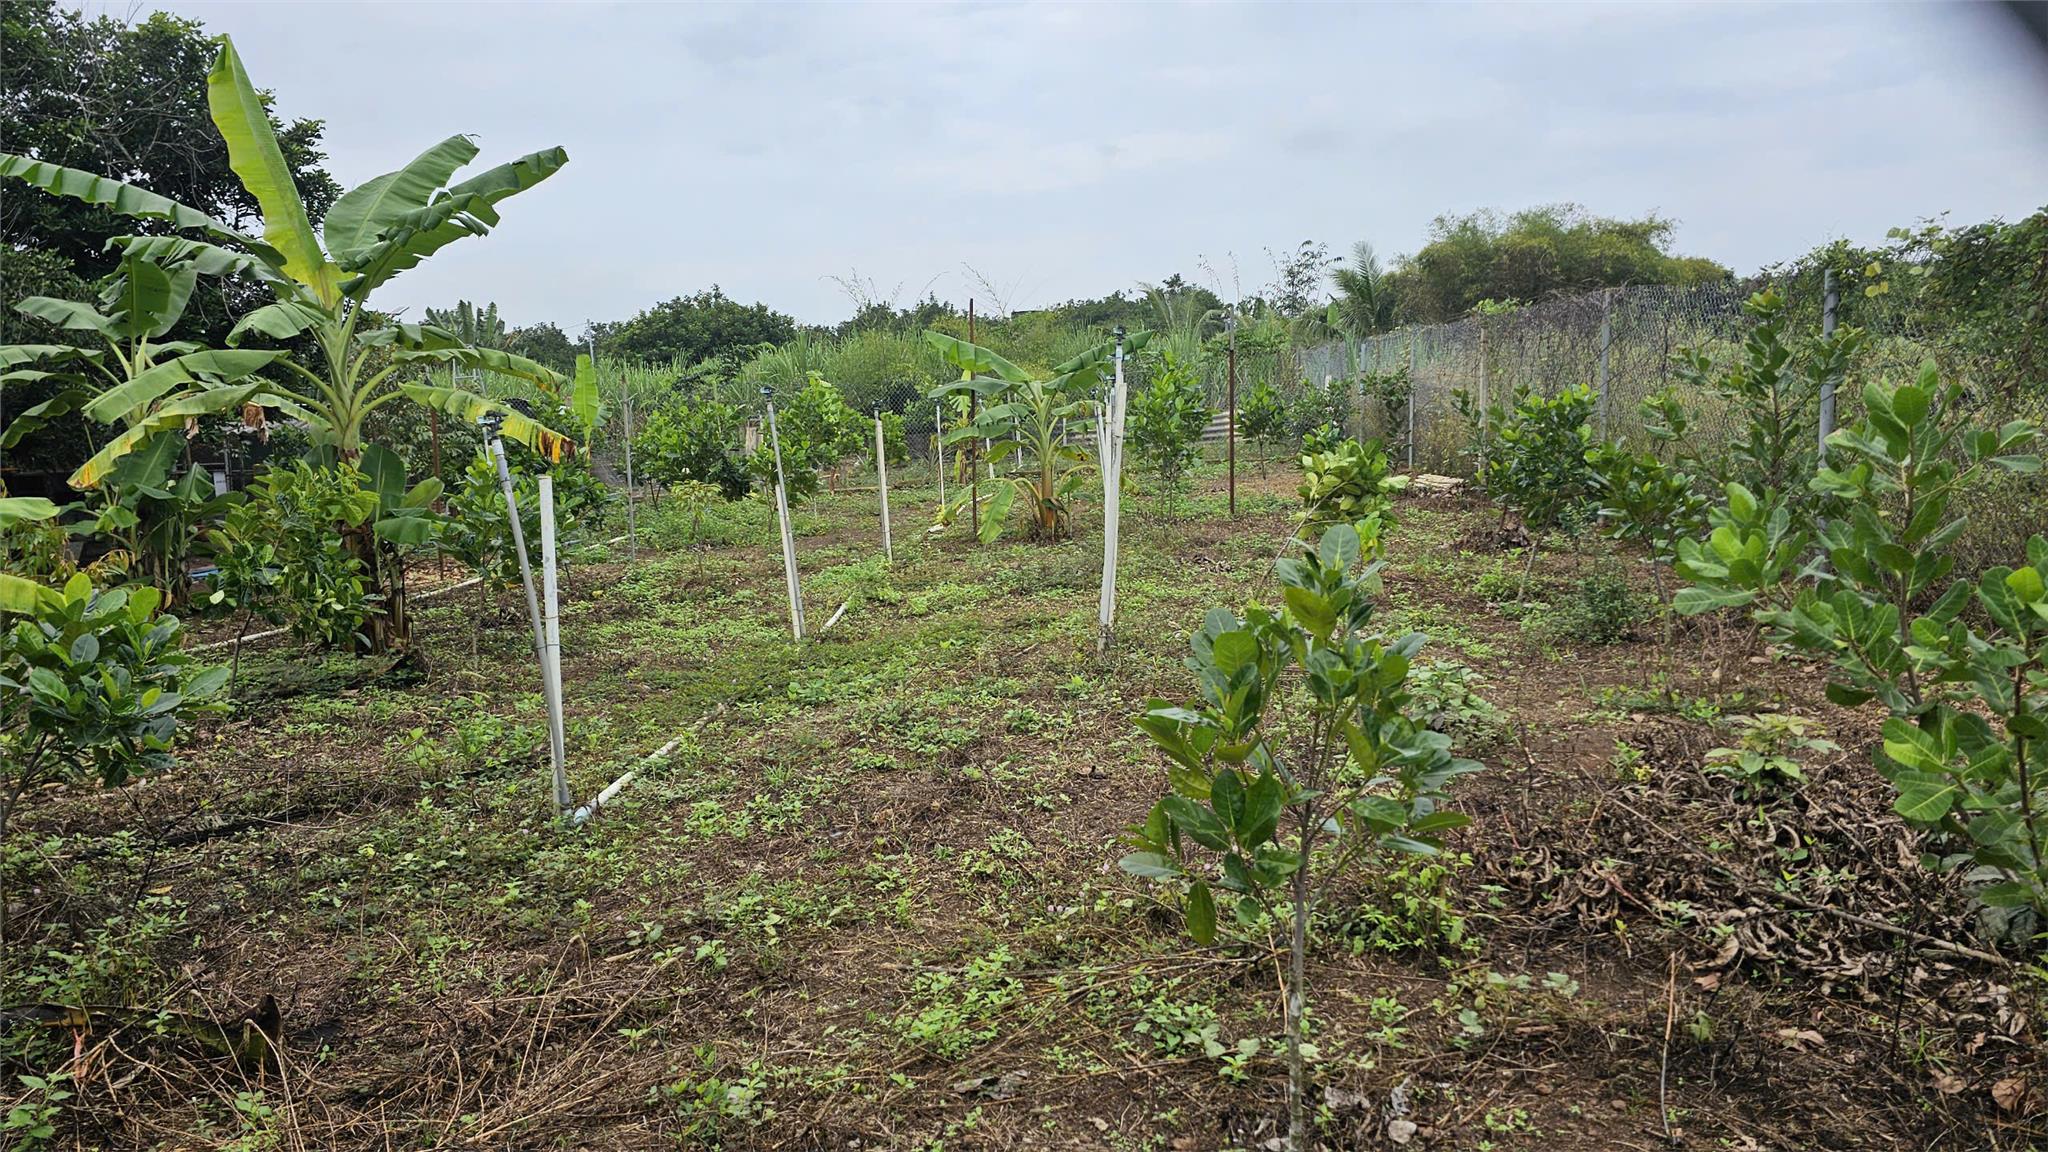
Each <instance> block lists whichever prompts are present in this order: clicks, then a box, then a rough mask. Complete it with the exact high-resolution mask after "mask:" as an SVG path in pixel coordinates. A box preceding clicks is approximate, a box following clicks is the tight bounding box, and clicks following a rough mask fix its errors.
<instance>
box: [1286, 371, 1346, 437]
mask: <svg viewBox="0 0 2048 1152" xmlns="http://www.w3.org/2000/svg"><path fill="white" fill-rule="evenodd" d="M1350 420H1351V405H1350V403H1349V402H1348V398H1347V396H1346V390H1345V389H1344V388H1343V387H1341V386H1339V385H1337V384H1336V383H1334V382H1333V383H1332V384H1331V385H1330V386H1329V387H1324V386H1323V385H1320V384H1317V383H1315V382H1314V381H1312V380H1303V381H1302V382H1301V391H1299V392H1297V393H1295V396H1294V403H1293V404H1291V405H1290V406H1289V407H1288V409H1287V427H1288V428H1289V430H1291V431H1292V432H1293V433H1294V435H1296V436H1297V437H1303V438H1306V437H1307V436H1308V434H1309V433H1310V432H1313V431H1315V430H1316V429H1318V428H1321V427H1322V426H1323V425H1325V424H1334V425H1336V426H1337V427H1338V428H1340V429H1341V428H1343V427H1344V426H1345V425H1347V424H1349V423H1350Z"/></svg>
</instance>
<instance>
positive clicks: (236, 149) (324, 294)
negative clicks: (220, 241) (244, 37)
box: [206, 36, 341, 308]
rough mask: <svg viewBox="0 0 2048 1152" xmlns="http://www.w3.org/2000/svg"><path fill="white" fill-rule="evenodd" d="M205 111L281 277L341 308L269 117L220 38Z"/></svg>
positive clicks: (336, 278)
mask: <svg viewBox="0 0 2048 1152" xmlns="http://www.w3.org/2000/svg"><path fill="white" fill-rule="evenodd" d="M206 107H207V110H208V111H209V112H211V113H212V115H213V125H214V127H215V128H217V129H219V130H220V137H221V139H222V140H223V141H225V142H226V143H227V146H228V167H230V168H232V169H234V171H235V175H236V176H238V177H240V178H241V180H242V187H244V188H246V189H248V190H249V195H251V196H253V197H255V198H256V204H257V206H258V207H260V208H261V209H262V210H263V239H264V240H265V241H267V242H268V243H269V244H270V246H271V247H272V248H274V249H276V251H277V252H278V253H280V254H281V255H282V256H283V257H284V265H283V267H284V274H285V275H287V276H289V277H291V278H292V279H294V280H296V281H298V282H299V283H301V284H304V285H305V286H306V287H307V288H310V289H312V291H313V294H314V295H315V296H316V297H318V298H319V300H320V302H321V303H323V304H326V305H327V306H328V307H330V308H332V307H334V306H335V305H336V304H339V303H340V302H341V270H340V269H339V268H336V267H335V266H334V265H333V264H332V263H330V262H329V261H328V259H327V255H326V253H324V252H322V251H320V242H319V241H318V240H317V239H316V238H315V237H314V235H313V223H312V221H310V220H308V219H307V218H306V205H305V202H304V201H302V200H300V199H299V190H298V187H297V186H296V185H294V184H293V183H292V170H291V168H290V167H289V166H288V165H286V164H285V162H284V152H283V151H282V150H280V149H279V148H278V146H277V133H276V132H275V131H273V130H272V129H271V126H270V112H269V111H268V110H267V109H265V108H264V107H263V101H262V99H261V98H260V97H258V96H257V95H256V87H255V85H253V84H251V83H250V82H249V73H248V71H247V70H246V69H244V68H243V67H242V58H241V56H240V55H238V54H237V53H236V52H235V44H234V41H232V40H230V39H228V38H227V37H225V36H223V37H221V40H220V55H219V56H216V57H214V61H213V67H212V68H211V69H209V70H208V71H207V74H206Z"/></svg>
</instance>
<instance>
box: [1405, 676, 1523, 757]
mask: <svg viewBox="0 0 2048 1152" xmlns="http://www.w3.org/2000/svg"><path fill="white" fill-rule="evenodd" d="M1484 680H1485V677H1483V676H1481V675H1480V674H1479V673H1477V672H1474V671H1473V670H1472V669H1471V668H1469V667H1467V666H1466V665H1464V664H1461V663H1459V662H1458V661H1456V660H1432V661H1430V662H1428V663H1426V664H1417V665H1416V666H1415V667H1414V668H1413V669H1412V670H1410V672H1409V674H1408V686H1409V692H1410V693H1412V694H1413V695H1414V697H1415V709H1414V715H1415V717H1416V719H1418V720H1420V721H1421V722H1422V723H1423V724H1425V725H1427V726H1428V727H1429V728H1431V729H1433V730H1435V731H1438V732H1442V733H1444V734H1445V735H1447V736H1449V737H1450V738H1451V740H1452V742H1453V744H1454V746H1455V747H1459V748H1464V749H1468V750H1469V749H1474V748H1480V747H1483V746H1485V745H1487V744H1490V743H1492V742H1493V740H1494V739H1495V738H1496V737H1498V736H1499V735H1500V733H1501V731H1502V729H1504V728H1505V727H1506V726H1507V718H1506V717H1504V716H1502V715H1501V712H1500V709H1498V708H1495V707H1494V706H1493V705H1492V703H1490V702H1489V701H1488V700H1487V699H1486V698H1485V697H1483V696H1481V695H1480V694H1479V689H1478V685H1479V684H1480V683H1482V682H1483V681H1484Z"/></svg>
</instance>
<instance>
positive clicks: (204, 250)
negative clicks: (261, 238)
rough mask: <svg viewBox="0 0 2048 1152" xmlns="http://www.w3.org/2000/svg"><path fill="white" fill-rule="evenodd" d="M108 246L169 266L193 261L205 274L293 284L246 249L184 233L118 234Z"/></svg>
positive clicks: (194, 266)
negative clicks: (159, 234) (227, 245)
mask: <svg viewBox="0 0 2048 1152" xmlns="http://www.w3.org/2000/svg"><path fill="white" fill-rule="evenodd" d="M107 247H108V248H110V249H112V248H119V249H120V250H121V252H122V254H123V255H124V256H133V257H137V258H139V259H143V260H149V261H153V262H155V263H157V264H161V265H163V266H164V267H166V268H169V267H172V266H174V265H183V264H189V265H190V266H191V267H192V268H193V269H195V270H196V271H197V272H198V273H199V274H200V275H201V276H239V275H242V274H244V273H246V274H248V275H250V276H254V277H255V278H256V279H258V280H261V281H263V282H264V283H266V284H289V283H291V281H290V280H287V279H286V278H285V277H283V276H281V275H279V274H278V271H277V269H276V268H274V267H272V266H271V264H270V262H269V261H267V260H264V259H262V258H260V257H256V256H251V255H249V254H248V253H246V252H237V251H235V250H234V249H232V248H223V247H221V246H220V245H218V244H209V243H207V242H206V241H204V240H188V239H186V238H185V237H183V236H116V237H114V238H113V239H111V240H109V241H107Z"/></svg>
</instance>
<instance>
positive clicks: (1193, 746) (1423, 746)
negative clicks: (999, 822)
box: [1122, 524, 1479, 1143]
mask: <svg viewBox="0 0 2048 1152" xmlns="http://www.w3.org/2000/svg"><path fill="white" fill-rule="evenodd" d="M1363 554H1364V545H1363V543H1362V541H1361V540H1360V538H1359V535H1358V533H1357V531H1355V530H1354V529H1353V528H1352V527H1351V526H1350V525H1348V524H1337V525H1335V526H1333V527H1331V528H1330V529H1328V530H1327V531H1325V532H1324V533H1323V535H1322V539H1321V541H1320V543H1319V544H1318V545H1316V546H1315V547H1309V546H1307V545H1303V547H1302V554H1301V555H1299V556H1295V557H1289V558H1286V559H1283V560H1281V561H1280V562H1279V563H1278V564H1277V565H1276V566H1275V575H1276V576H1277V577H1278V579H1279V581H1280V584H1281V585H1282V587H1283V589H1284V590H1285V594H1286V603H1287V606H1286V607H1285V608H1284V609H1280V610H1277V611H1276V610H1274V609H1270V608H1265V607H1261V606H1258V605H1253V606H1251V607H1249V608H1247V609H1246V611H1245V616H1244V618H1243V619H1239V618H1238V617H1237V616H1235V615H1233V614H1232V613H1231V612H1230V611H1229V610H1227V609H1223V608H1214V609H1211V610H1210V611H1209V614H1208V616H1207V617H1206V618H1205V619H1204V620H1203V622H1202V627H1201V629H1200V630H1199V631H1197V632H1196V633H1195V634H1194V636H1193V639H1192V641H1191V644H1190V647H1191V649H1192V653H1193V655H1192V658H1191V659H1190V660H1189V661H1188V666H1189V668H1190V669H1191V670H1193V671H1194V673H1195V676H1196V679H1197V682H1198V684H1199V686H1200V697H1199V698H1198V699H1196V700H1193V701H1190V702H1189V703H1187V704H1185V705H1176V704H1174V703H1172V702H1171V701H1167V700H1153V701H1151V702H1150V704H1149V705H1148V707H1147V709H1146V712H1145V715H1144V716H1143V717H1141V718H1140V719H1139V721H1138V726H1139V727H1140V728H1142V729H1143V730H1144V732H1145V734H1146V736H1148V737H1149V738H1150V739H1151V741H1152V743H1153V744H1154V745H1155V746H1156V747H1157V748H1158V749H1159V750H1160V751H1161V752H1162V753H1164V754H1165V756H1166V758H1167V760H1168V764H1167V783H1168V786H1169V789H1170V790H1169V792H1168V794H1167V795H1166V797H1165V798H1164V799H1162V800H1160V801H1159V802H1158V803H1157V804H1155V805H1153V807H1152V810H1151V812H1150V813H1149V815H1148V816H1147V817H1146V820H1145V823H1144V825H1143V826H1142V827H1139V828H1134V829H1132V830H1131V833H1130V836H1129V839H1130V842H1131V843H1132V845H1133V846H1134V847H1135V848H1136V849H1137V851H1135V852H1133V853H1131V854H1130V855H1128V856H1126V857H1124V858H1123V860H1122V866H1123V868H1124V869H1125V870H1126V871H1129V872H1131V873H1134V874H1136V875H1139V876H1145V877H1150V878H1153V879H1157V880H1161V881H1165V882H1168V883H1170V884H1172V885H1174V886H1175V887H1176V888H1178V889H1180V890H1181V891H1183V892H1184V893H1185V906H1186V916H1187V926H1188V931H1189V933H1190V934H1191V935H1192V936H1193V937H1194V938H1195V939H1196V940H1197V941H1199V942H1201V943H1205V944H1206V943H1209V942H1211V941H1213V940H1214V939H1215V938H1216V936H1217V933H1218V928H1219V923H1218V915H1217V912H1218V910H1217V906H1216V896H1215V893H1216V891H1217V890H1219V889H1220V890H1221V891H1222V892H1224V893H1226V894H1227V896H1234V897H1235V898H1236V899H1235V902H1234V905H1233V906H1232V908H1231V913H1232V917H1233V919H1235V920H1236V921H1237V922H1238V923H1239V924H1241V925H1257V924H1262V923H1267V922H1270V921H1272V920H1277V919H1279V918H1280V917H1281V916H1282V915H1283V914H1285V913H1291V921H1292V929H1291V932H1290V934H1289V966H1290V967H1289V976H1288V979H1287V995H1288V1004H1287V1009H1286V1011H1285V1013H1284V1017H1285V1021H1286V1025H1287V1039H1288V1065H1289V1068H1288V1071H1289V1076H1288V1100H1289V1112H1290V1116H1291V1120H1292V1127H1291V1129H1290V1132H1291V1134H1292V1135H1293V1136H1294V1137H1295V1138H1296V1142H1297V1143H1300V1141H1301V1138H1302V1137H1303V1134H1305V1133H1306V1132H1307V1119H1306V1115H1307V1112H1306V1095H1307V1077H1306V1067H1305V1064H1304V1056H1303V1053H1302V1044H1301V1041H1302V1017H1303V1013H1304V1011H1305V1009H1306V1006H1307V993H1306V985H1305V979H1304V965H1305V962H1306V958H1307V952H1308V925H1309V920H1310V917H1311V915H1312V914H1313V905H1314V903H1315V902H1316V899H1317V894H1318V889H1319V885H1322V884H1326V883H1327V882H1328V881H1329V880H1330V879H1331V878H1332V877H1334V876H1335V875H1338V874H1341V873H1343V872H1344V871H1346V870H1347V869H1348V868H1351V867H1355V866H1357V865H1359V864H1361V863H1365V862H1368V861H1369V862H1373V863H1375V864H1377V863H1381V862H1383V861H1385V860H1387V859H1389V858H1391V857H1399V856H1401V855H1405V854H1419V855H1431V854H1434V853H1436V852H1437V851H1438V850H1439V846H1438V844H1437V842H1436V840H1435V839H1434V837H1435V836H1436V835H1437V834H1438V833H1441V832H1443V831H1446V830H1448V829H1452V828H1456V827H1460V826H1462V825H1463V824H1465V823H1467V822H1468V821H1467V819H1466V817H1464V816H1461V815H1459V814H1457V813H1454V812H1450V811H1447V810H1445V808H1444V803H1445V801H1446V799H1447V797H1446V795H1445V789H1446V788H1448V787H1449V785H1450V783H1451V781H1452V780H1454V779H1455V778H1457V777H1458V776H1461V775H1464V774H1465V773H1468V772H1474V771H1477V770H1478V769H1479V765H1478V764H1476V763H1474V762H1472V761H1469V760H1460V759H1457V758H1455V757H1453V756H1452V755H1451V738H1450V737H1449V736H1446V735H1444V734H1443V733H1441V732H1433V731H1430V730H1429V729H1427V728H1425V727H1423V726H1422V725H1421V724H1420V723H1418V722H1417V720H1416V719H1415V718H1414V715H1413V705H1414V701H1413V698H1412V697H1411V696H1410V694H1409V692H1408V673H1409V666H1410V662H1411V660H1412V659H1413V657H1414V655H1415V653H1416V652H1417V651H1418V650H1419V649H1420V648H1421V647H1422V643H1423V638H1422V637H1421V636H1420V635H1409V636H1406V637H1403V638H1402V639H1400V640H1396V641H1391V642H1389V641H1387V640H1385V639H1384V638H1382V637H1378V636H1373V635H1370V634H1369V633H1368V631H1367V629H1369V628H1370V627H1371V625H1372V622H1373V602H1372V597H1371V594H1372V589H1373V588H1375V587H1376V586H1377V576H1378V570H1379V563H1378V562H1374V563H1370V564H1366V565H1364V566H1363V567H1360V560H1361V558H1362V556H1363ZM1297 663H1298V664H1299V665H1300V666H1301V671H1302V675H1303V679H1304V685H1303V690H1301V691H1288V690H1285V689H1284V688H1283V685H1282V682H1281V680H1282V675H1283V673H1285V672H1286V670H1287V668H1288V667H1289V666H1290V665H1293V664H1297ZM1283 712H1286V713H1291V714H1289V715H1285V716H1283V715H1282V713H1283ZM1311 732H1312V733H1314V734H1315V735H1314V737H1313V738H1304V737H1303V736H1302V735H1301V734H1304V733H1311ZM1289 733H1292V734H1295V736H1294V738H1293V739H1291V740H1290V739H1289V737H1288V736H1287V735H1285V734H1289ZM1318 864H1320V865H1322V874H1321V875H1320V876H1318V875H1316V874H1315V870H1316V868H1317V866H1318ZM1260 938H1261V939H1263V936H1261V937H1260Z"/></svg>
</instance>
